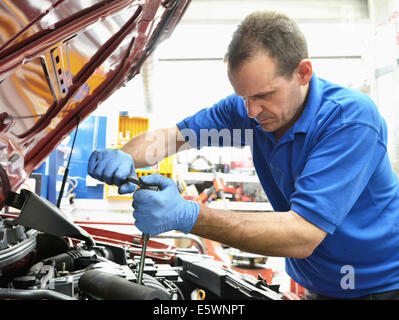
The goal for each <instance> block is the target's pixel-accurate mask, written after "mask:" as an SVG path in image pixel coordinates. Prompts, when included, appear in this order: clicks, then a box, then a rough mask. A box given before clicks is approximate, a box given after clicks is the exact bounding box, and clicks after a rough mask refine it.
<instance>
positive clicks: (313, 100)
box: [292, 73, 322, 134]
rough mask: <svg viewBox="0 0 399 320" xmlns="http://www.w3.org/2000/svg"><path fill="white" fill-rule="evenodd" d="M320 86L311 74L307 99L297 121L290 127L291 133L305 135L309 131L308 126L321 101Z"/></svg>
mask: <svg viewBox="0 0 399 320" xmlns="http://www.w3.org/2000/svg"><path fill="white" fill-rule="evenodd" d="M321 86H322V84H321V83H320V81H319V80H318V78H317V77H316V75H315V74H314V73H313V76H312V79H311V80H310V85H309V91H308V97H307V99H306V105H305V108H304V109H303V111H302V114H301V116H300V117H299V119H298V120H297V121H296V122H295V123H294V125H293V126H292V133H294V134H295V133H297V132H302V133H306V132H307V131H308V129H309V126H310V124H311V123H312V121H313V119H314V115H315V114H316V112H317V110H318V109H319V107H320V104H321V99H322V88H321Z"/></svg>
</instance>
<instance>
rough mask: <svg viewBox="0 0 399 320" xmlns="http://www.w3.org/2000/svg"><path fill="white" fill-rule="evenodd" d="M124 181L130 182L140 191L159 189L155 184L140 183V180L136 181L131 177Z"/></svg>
mask: <svg viewBox="0 0 399 320" xmlns="http://www.w3.org/2000/svg"><path fill="white" fill-rule="evenodd" d="M126 181H127V182H132V183H134V184H136V185H138V186H139V187H140V188H141V189H145V190H153V191H159V187H158V186H157V185H156V184H149V183H145V182H142V181H141V180H138V179H136V178H134V177H132V176H128V177H127V178H126Z"/></svg>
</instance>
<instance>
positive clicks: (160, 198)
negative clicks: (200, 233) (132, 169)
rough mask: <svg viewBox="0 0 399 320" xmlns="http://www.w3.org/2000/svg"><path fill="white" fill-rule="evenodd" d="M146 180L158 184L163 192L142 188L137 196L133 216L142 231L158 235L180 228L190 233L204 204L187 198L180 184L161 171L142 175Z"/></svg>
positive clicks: (137, 192) (134, 197) (142, 179)
mask: <svg viewBox="0 0 399 320" xmlns="http://www.w3.org/2000/svg"><path fill="white" fill-rule="evenodd" d="M140 180H141V181H142V182H145V183H149V184H156V185H157V186H158V187H159V189H160V190H159V191H152V190H144V189H139V190H137V191H136V192H135V193H134V195H133V208H134V211H133V217H134V218H135V220H136V221H135V225H136V227H137V228H138V229H140V231H141V232H143V233H146V234H149V235H157V234H160V233H163V232H167V231H171V230H178V231H182V232H184V233H189V232H190V231H191V229H192V228H193V226H194V224H195V221H196V220H197V217H198V213H199V209H200V205H199V204H198V203H195V202H192V201H188V200H185V199H184V198H183V197H182V196H181V195H180V193H179V191H178V189H177V186H176V183H175V182H174V181H173V180H172V179H169V178H166V177H164V176H162V175H160V174H158V173H155V174H151V175H148V176H142V177H141V178H140Z"/></svg>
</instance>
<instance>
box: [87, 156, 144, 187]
mask: <svg viewBox="0 0 399 320" xmlns="http://www.w3.org/2000/svg"><path fill="white" fill-rule="evenodd" d="M87 172H88V174H89V175H90V176H92V177H93V178H95V179H97V180H100V181H103V182H105V183H107V184H109V185H115V186H119V189H118V192H119V194H125V193H132V192H134V191H135V190H136V189H137V186H136V185H135V184H133V183H131V182H126V183H125V179H126V178H127V177H128V176H133V177H137V176H136V170H135V167H134V162H133V158H132V157H131V156H130V155H129V154H127V153H125V152H123V151H121V150H118V149H103V150H95V151H93V153H92V154H91V156H90V159H89V164H88V167H87Z"/></svg>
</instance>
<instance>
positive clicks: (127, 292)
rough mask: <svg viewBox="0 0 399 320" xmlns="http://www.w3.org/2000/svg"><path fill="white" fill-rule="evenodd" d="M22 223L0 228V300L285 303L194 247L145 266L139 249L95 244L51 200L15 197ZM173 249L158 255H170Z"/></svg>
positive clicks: (14, 220)
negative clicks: (140, 277) (141, 270)
mask: <svg viewBox="0 0 399 320" xmlns="http://www.w3.org/2000/svg"><path fill="white" fill-rule="evenodd" d="M6 204H7V205H8V206H9V207H14V208H16V209H19V210H20V212H19V214H18V215H17V217H10V216H8V217H7V215H4V214H3V215H2V216H3V217H2V218H1V221H0V270H1V273H0V298H1V299H30V300H37V299H51V300H94V299H95V300H111V299H112V300H114V299H117V300H202V299H210V300H224V299H229V300H235V299H239V300H245V299H253V300H281V299H283V295H282V294H281V293H279V292H278V286H271V285H268V284H267V283H266V281H265V280H264V279H263V278H262V277H261V276H260V277H259V278H255V277H254V276H252V275H249V274H243V273H239V272H237V271H236V270H233V269H231V268H230V267H228V266H226V265H224V264H223V263H222V262H220V261H217V260H215V259H214V258H213V257H212V256H209V255H206V254H203V253H201V252H200V250H198V249H196V248H194V249H192V248H189V249H184V248H180V249H179V248H174V250H173V254H171V255H169V256H168V257H169V258H168V259H158V258H157V256H156V255H153V256H150V254H148V256H147V257H146V259H145V264H144V275H143V280H142V284H138V283H137V276H138V268H139V262H140V261H139V260H140V257H139V253H140V250H139V249H140V248H139V247H138V246H137V244H136V246H133V247H132V246H127V245H123V244H120V243H118V241H116V240H115V241H112V239H110V238H107V239H105V238H104V239H101V238H99V237H97V238H96V240H94V237H93V236H92V235H91V234H90V233H88V232H87V231H86V230H84V229H83V228H81V227H80V226H78V225H76V224H74V223H72V222H70V221H69V220H68V219H66V218H65V217H64V216H63V214H62V212H60V210H59V209H58V208H57V207H55V206H54V205H52V204H51V203H49V202H48V201H47V200H46V199H44V198H41V197H39V196H37V195H36V194H35V193H31V192H30V191H27V190H22V191H21V192H20V194H17V193H13V192H10V193H9V195H8V198H7V200H6ZM169 251H170V249H168V250H166V249H165V251H164V252H163V251H162V249H158V253H160V254H163V253H164V254H167V253H168V252H169Z"/></svg>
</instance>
